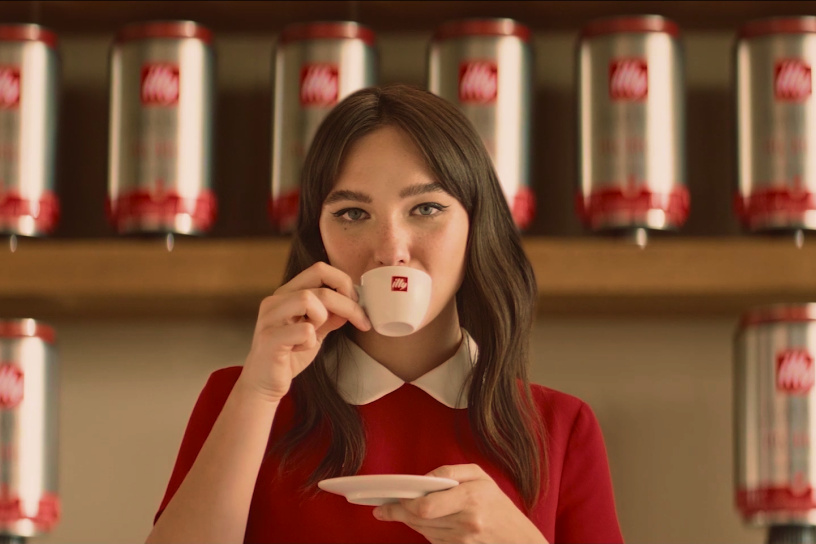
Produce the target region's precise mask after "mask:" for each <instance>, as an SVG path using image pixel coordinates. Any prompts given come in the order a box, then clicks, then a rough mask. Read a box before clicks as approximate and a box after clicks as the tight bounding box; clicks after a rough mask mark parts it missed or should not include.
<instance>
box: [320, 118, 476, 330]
mask: <svg viewBox="0 0 816 544" xmlns="http://www.w3.org/2000/svg"><path fill="white" fill-rule="evenodd" d="M468 229H469V220H468V216H467V212H466V211H465V209H464V207H463V206H462V205H461V204H460V203H459V201H458V200H456V199H455V198H454V197H453V196H451V195H449V194H448V193H446V192H444V191H443V190H442V188H441V187H439V186H437V185H435V181H434V178H433V177H432V176H431V174H430V172H429V170H428V168H427V167H426V166H425V163H424V161H423V159H422V156H421V154H420V151H419V149H417V147H416V146H415V145H414V143H413V142H412V141H411V139H410V138H409V137H408V135H406V134H405V133H404V132H402V131H401V130H400V129H398V128H395V127H384V128H381V129H378V130H376V131H374V132H372V133H370V134H368V135H366V136H365V137H363V138H361V139H360V140H358V141H357V142H356V143H355V144H354V146H353V147H352V148H351V149H350V150H349V152H348V154H347V156H346V158H345V163H344V165H343V169H342V171H341V172H340V175H339V177H338V179H337V183H336V185H335V186H334V189H333V190H332V191H331V192H330V193H329V195H328V197H326V200H325V202H324V203H323V209H322V211H321V213H320V234H321V236H322V239H323V244H324V247H325V248H326V253H327V255H328V258H329V264H331V265H332V266H334V267H336V268H339V269H340V270H342V271H344V272H345V273H346V274H348V275H349V276H351V279H352V281H353V282H354V283H355V284H357V285H359V284H360V276H362V275H363V274H364V273H365V272H367V271H369V270H371V269H373V268H378V267H381V266H410V267H411V268H417V269H419V270H422V271H424V272H426V273H427V274H429V275H430V276H431V278H432V280H433V287H432V293H431V306H430V308H429V309H428V313H427V315H426V316H425V320H424V321H423V323H422V324H421V325H420V326H421V327H422V326H424V325H426V324H427V323H429V322H431V321H433V319H434V318H436V316H438V315H439V313H440V312H441V311H442V309H443V308H444V307H445V306H446V305H447V304H449V303H451V301H452V299H453V298H454V296H455V295H456V292H457V291H458V290H459V287H460V286H461V284H462V279H463V278H464V271H465V250H466V247H467V239H468Z"/></svg>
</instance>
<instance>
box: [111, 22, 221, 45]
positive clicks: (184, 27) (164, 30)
mask: <svg viewBox="0 0 816 544" xmlns="http://www.w3.org/2000/svg"><path fill="white" fill-rule="evenodd" d="M152 38H176V39H182V38H193V39H196V40H201V41H202V42H204V43H206V44H207V45H210V44H211V43H212V31H211V30H210V29H209V28H207V27H205V26H203V25H201V24H199V23H196V22H195V21H149V22H141V23H133V24H129V25H127V26H125V27H123V28H122V29H121V30H119V32H117V33H116V43H125V42H130V41H135V40H148V39H152Z"/></svg>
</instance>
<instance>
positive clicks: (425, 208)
mask: <svg viewBox="0 0 816 544" xmlns="http://www.w3.org/2000/svg"><path fill="white" fill-rule="evenodd" d="M445 208H447V206H443V205H441V204H435V203H434V204H431V203H429V204H420V205H419V206H417V207H416V208H414V209H415V210H416V211H417V212H419V215H424V216H426V217H427V216H433V215H438V214H440V213H442V211H443V210H444V209H445Z"/></svg>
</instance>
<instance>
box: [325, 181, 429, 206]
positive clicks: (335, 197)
mask: <svg viewBox="0 0 816 544" xmlns="http://www.w3.org/2000/svg"><path fill="white" fill-rule="evenodd" d="M438 192H445V189H443V188H442V186H441V185H440V184H438V183H436V182H433V183H418V184H416V185H411V186H410V187H406V188H405V189H403V190H402V191H400V194H399V197H400V198H403V199H404V198H409V197H412V196H418V195H424V194H425V193H438ZM341 200H351V201H353V202H362V203H363V204H371V203H372V202H373V200H372V198H371V197H370V196H369V195H367V194H365V193H363V192H360V191H349V190H346V189H341V190H339V191H332V192H331V193H329V196H327V197H326V200H325V201H324V202H323V205H324V206H329V205H331V204H334V203H335V202H340V201H341Z"/></svg>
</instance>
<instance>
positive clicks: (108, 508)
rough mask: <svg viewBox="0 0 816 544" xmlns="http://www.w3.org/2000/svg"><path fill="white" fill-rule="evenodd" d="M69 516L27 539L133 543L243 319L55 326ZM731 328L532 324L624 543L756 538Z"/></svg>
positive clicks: (237, 350) (241, 349)
mask: <svg viewBox="0 0 816 544" xmlns="http://www.w3.org/2000/svg"><path fill="white" fill-rule="evenodd" d="M54 324H55V326H56V327H57V331H58V333H59V337H60V353H61V366H62V372H63V375H62V429H61V441H62V445H61V455H62V457H61V459H60V468H61V476H60V485H61V492H62V497H63V501H64V519H63V521H62V523H61V524H60V525H59V526H58V528H57V529H56V530H55V531H54V532H53V533H52V534H51V535H49V536H48V537H46V538H43V539H38V540H36V542H42V543H43V544H45V543H49V544H50V543H63V542H86V543H88V544H92V543H96V542H99V543H110V542H121V543H130V542H139V541H142V540H143V539H144V537H145V536H146V535H147V533H148V532H149V530H150V526H151V522H152V517H153V514H154V512H155V509H156V508H157V506H158V503H159V501H160V500H161V497H162V495H163V493H164V490H165V486H166V485H167V480H168V478H169V475H170V471H171V469H172V466H173V463H174V461H175V456H176V453H177V450H178V446H179V443H180V441H181V436H182V433H183V432H184V428H185V425H186V424H187V418H188V417H189V414H190V411H191V409H192V407H193V404H194V402H195V399H196V397H197V395H198V393H199V391H200V389H201V387H202V386H203V385H204V382H205V381H206V379H207V376H208V375H209V373H210V372H212V371H213V370H214V369H216V368H219V367H222V366H229V365H231V364H241V362H242V361H243V359H244V357H245V356H246V353H247V351H248V349H249V345H250V340H251V337H252V330H253V322H252V321H244V322H238V321H198V322H190V323H178V322H154V323H147V322H144V321H141V322H124V321H123V322H118V323H104V322H82V323H74V322H72V321H71V320H64V321H62V322H55V323H54ZM734 324H735V323H734V322H733V321H732V320H730V319H717V320H711V319H700V320H682V321H681V320H665V321H661V320H627V321H616V322H612V321H600V320H564V319H559V320H549V319H548V320H540V321H539V322H537V324H536V327H535V330H534V333H533V340H532V348H533V353H534V357H535V361H534V364H533V378H534V381H535V382H536V383H540V384H544V385H547V386H549V387H553V388H556V389H558V390H561V391H564V392H567V393H571V394H573V395H576V396H578V397H580V398H582V399H584V400H585V401H587V402H588V403H589V404H590V405H591V406H592V408H593V409H594V410H595V413H596V415H597V416H598V419H599V421H600V423H601V426H602V428H603V432H604V436H605V439H606V443H607V448H608V451H609V461H610V465H611V470H612V477H613V483H614V487H615V494H616V500H617V504H618V514H619V519H620V522H621V526H622V528H623V531H624V536H625V537H626V539H627V541H628V542H632V543H637V542H665V543H667V544H671V543H678V544H679V543H684V544H685V543H688V542H697V543H707V542H710V543H719V542H745V543H750V542H755V543H759V542H761V541H762V539H763V533H762V532H761V531H759V530H750V529H746V528H743V527H742V525H741V523H740V522H739V519H738V517H737V515H736V512H735V510H734V508H733V507H732V500H731V496H732V492H731V490H732V483H731V473H732V449H731V436H732V434H731V375H730V372H731V345H730V338H731V333H732V330H733V326H734Z"/></svg>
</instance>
